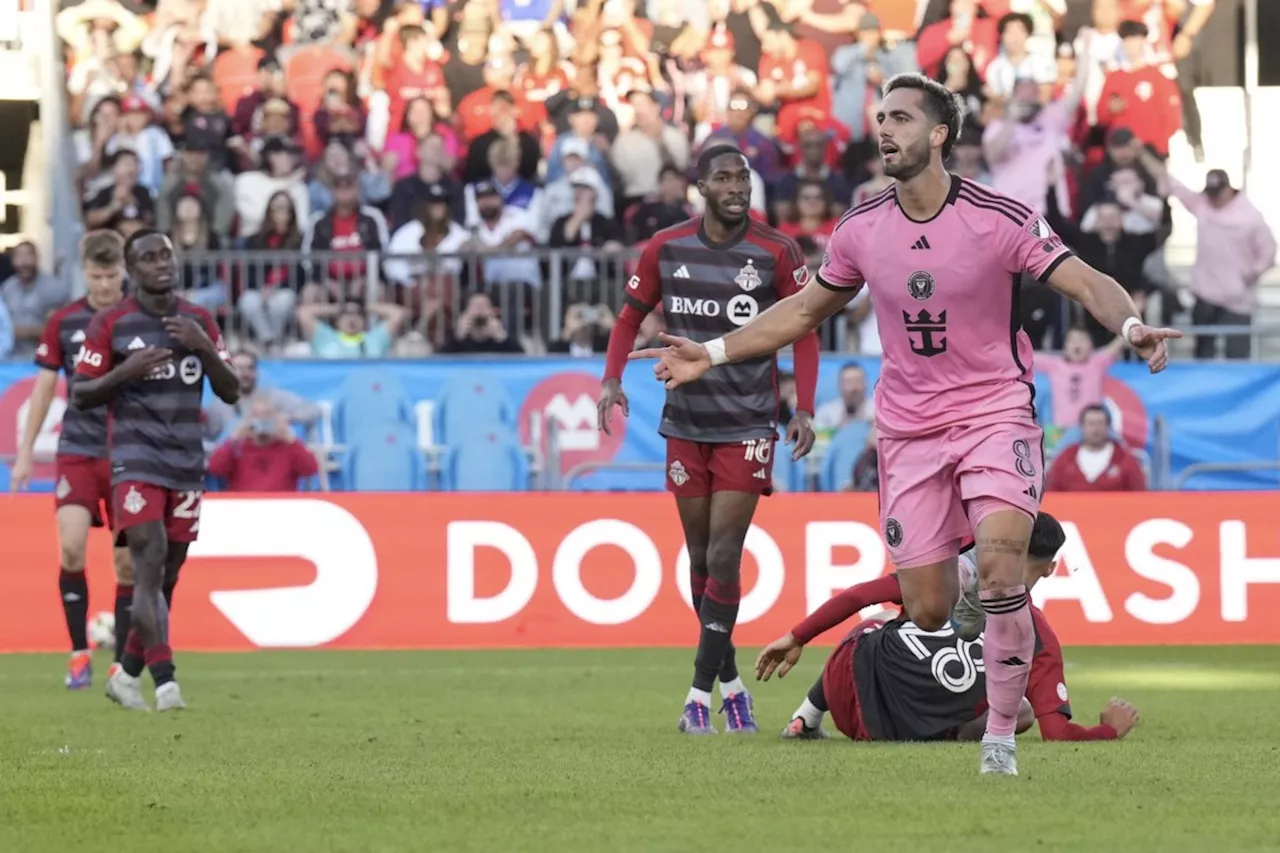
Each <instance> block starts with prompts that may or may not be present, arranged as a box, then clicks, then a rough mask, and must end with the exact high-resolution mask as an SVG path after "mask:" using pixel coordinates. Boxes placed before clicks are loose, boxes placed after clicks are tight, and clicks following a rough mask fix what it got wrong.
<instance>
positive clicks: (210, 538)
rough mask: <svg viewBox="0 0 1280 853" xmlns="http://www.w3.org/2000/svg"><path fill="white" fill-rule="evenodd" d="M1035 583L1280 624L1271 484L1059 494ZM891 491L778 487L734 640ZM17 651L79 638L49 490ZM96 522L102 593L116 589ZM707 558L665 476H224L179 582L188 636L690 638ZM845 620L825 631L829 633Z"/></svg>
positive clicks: (843, 551) (1059, 604)
mask: <svg viewBox="0 0 1280 853" xmlns="http://www.w3.org/2000/svg"><path fill="white" fill-rule="evenodd" d="M1046 509H1048V510H1049V511H1051V512H1053V513H1054V514H1055V515H1057V516H1058V518H1060V519H1061V520H1062V521H1063V523H1064V525H1065V526H1066V529H1067V534H1068V538H1067V544H1066V546H1065V547H1064V549H1063V552H1062V554H1061V562H1060V565H1059V567H1058V571H1057V573H1056V574H1055V575H1054V576H1053V577H1050V578H1047V579H1046V580H1044V581H1042V582H1041V583H1040V584H1039V585H1037V587H1036V589H1035V594H1034V598H1035V600H1036V602H1037V603H1038V604H1040V605H1041V606H1043V607H1044V608H1045V612H1046V614H1047V615H1048V617H1049V619H1050V621H1051V622H1052V623H1053V624H1054V626H1055V628H1056V629H1057V631H1058V633H1059V635H1060V637H1061V639H1062V641H1063V642H1064V643H1067V644H1075V645H1132V644H1170V645H1173V644H1220V643H1280V620H1277V619H1276V618H1275V616H1274V614H1275V613H1276V612H1278V611H1280V527H1278V526H1277V525H1276V524H1275V513H1274V498H1272V497H1271V496H1269V495H1265V494H1244V493H1242V494H1232V493H1215V494H1205V493H1185V494H1146V495H1114V496H1111V495H1088V496H1058V495H1055V496H1053V497H1052V498H1051V499H1050V501H1049V502H1048V504H1047V506H1046ZM876 518H877V514H876V500H875V497H874V496H872V495H808V494H806V495H786V496H779V497H775V498H772V499H769V500H766V501H763V502H762V504H761V509H760V511H759V513H758V514H757V518H756V522H755V525H754V526H753V528H752V529H751V531H750V533H749V535H748V537H747V543H746V549H747V557H746V559H745V560H744V566H743V571H744V578H743V591H744V595H745V597H744V599H743V602H742V610H741V615H740V617H739V621H738V631H737V634H736V636H735V639H736V640H737V641H738V642H739V643H740V644H741V645H743V646H744V647H755V646H759V645H762V644H764V643H766V642H768V641H770V640H772V639H774V638H776V637H777V636H779V635H781V634H782V633H784V632H785V631H787V630H788V629H789V628H790V627H791V626H792V625H793V624H794V623H795V622H796V621H797V620H799V619H800V618H801V617H803V616H804V615H806V614H807V613H809V612H811V611H813V610H814V609H815V608H816V607H818V606H819V605H820V604H822V602H824V601H826V600H827V599H828V598H829V597H830V596H831V595H833V594H835V593H837V592H839V591H840V590H841V589H843V588H845V587H847V586H850V585H852V584H854V583H859V582H862V581H866V580H870V579H872V578H875V577H877V576H879V575H881V574H883V573H885V572H887V571H891V570H892V567H891V566H889V565H888V563H887V560H886V556H885V551H884V548H883V545H882V542H881V538H880V532H879V530H878V529H877V522H876ZM0 530H2V531H3V541H4V542H5V544H6V550H7V553H6V557H7V559H6V560H5V561H4V564H3V568H0V651H3V652H18V651H63V650H64V649H65V644H66V637H65V628H64V627H63V618H62V612H61V609H60V607H59V603H58V600H57V594H56V591H57V583H58V580H57V578H58V573H57V565H58V563H57V561H58V546H57V539H56V532H55V526H54V518H53V506H52V497H51V496H49V495H22V496H16V497H11V498H7V499H5V500H4V502H3V508H2V509H0ZM109 548H110V541H109V538H108V536H107V534H106V533H105V532H102V531H98V532H95V533H94V534H93V539H92V542H91V553H90V568H89V576H90V588H91V591H90V596H91V606H90V610H91V612H98V611H102V610H110V606H111V601H112V597H113V589H114V581H113V577H112V574H111V568H110V565H111V563H110V553H109ZM687 602H688V557H687V554H686V553H685V552H684V550H683V538H682V535H681V532H680V526H679V522H678V520H677V517H676V513H675V508H674V506H673V505H672V502H671V500H670V498H669V497H667V496H664V495H652V494H635V495H608V496H601V495H578V494H564V493H558V494H525V495H519V494H501V495H496V494H487V495H462V494H457V495H433V494H395V495H393V494H334V495H328V496H324V497H300V496H234V497H233V496H229V495H210V496H209V497H208V499H207V501H206V502H205V505H204V510H203V518H202V521H201V528H200V540H199V542H197V543H196V544H195V545H194V546H193V548H192V551H191V558H190V559H189V561H188V563H187V566H186V568H185V569H184V570H183V575H182V580H181V583H180V584H179V587H178V592H177V595H176V599H175V617H174V624H173V643H174V645H175V647H176V648H178V649H179V650H187V651H197V650H198V651H215V650H247V649H254V648H270V647H275V648H311V647H321V646H323V647H330V648H347V649H376V648H395V649H458V648H567V647H605V648H607V647H629V646H630V647H634V646H687V645H691V644H692V643H693V642H694V641H695V640H696V637H697V631H696V623H695V621H694V616H693V614H692V611H691V609H690V606H689V604H688V603H687ZM837 638H838V634H836V632H832V633H831V636H828V637H825V638H823V639H824V640H825V641H827V642H831V641H833V640H835V639H837Z"/></svg>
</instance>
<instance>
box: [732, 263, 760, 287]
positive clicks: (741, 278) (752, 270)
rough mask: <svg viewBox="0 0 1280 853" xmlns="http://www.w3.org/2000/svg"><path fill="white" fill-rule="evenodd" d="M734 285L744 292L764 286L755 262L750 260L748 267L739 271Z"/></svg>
mask: <svg viewBox="0 0 1280 853" xmlns="http://www.w3.org/2000/svg"><path fill="white" fill-rule="evenodd" d="M733 281H734V284H736V285H738V287H741V288H742V289H743V290H746V291H752V290H755V289H756V288H757V287H759V286H760V285H761V284H763V281H761V279H760V272H759V271H758V270H757V269H756V264H755V261H752V260H748V261H747V265H746V266H745V267H743V268H742V269H741V270H739V271H738V276H737V278H735V279H734V280H733Z"/></svg>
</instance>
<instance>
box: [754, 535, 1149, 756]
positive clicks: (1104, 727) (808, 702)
mask: <svg viewBox="0 0 1280 853" xmlns="http://www.w3.org/2000/svg"><path fill="white" fill-rule="evenodd" d="M1065 539H1066V535H1065V534H1064V533H1063V530H1062V525H1061V524H1059V523H1058V521H1057V519H1055V518H1054V517H1053V516H1051V515H1049V514H1048V513H1046V512H1041V513H1039V514H1038V515H1037V516H1036V520H1035V524H1034V526H1033V528H1032V531H1031V542H1030V545H1029V547H1028V551H1027V560H1026V563H1025V568H1024V577H1025V580H1026V585H1027V589H1028V591H1029V590H1030V589H1031V588H1032V587H1033V586H1034V585H1035V583H1036V582H1037V581H1039V580H1040V579H1041V578H1044V577H1048V576H1049V575H1051V574H1053V570H1054V566H1055V559H1054V558H1055V557H1056V556H1057V553H1058V550H1059V549H1060V548H1061V547H1062V543H1063V542H1064V541H1065ZM960 562H961V584H962V590H963V592H962V596H963V597H962V600H961V604H963V602H964V599H965V598H972V599H974V600H976V599H977V571H976V568H975V567H974V565H973V557H972V551H968V552H966V553H965V554H963V555H962V556H961V561H960ZM882 603H893V604H901V603H902V587H901V586H900V585H899V583H898V578H897V575H896V574H894V575H888V576H886V577H882V578H877V579H876V580H873V581H870V582H869V583H863V584H858V585H856V586H853V587H850V588H849V589H846V590H845V591H844V592H842V593H840V594H839V595H837V596H835V597H834V598H832V599H831V600H830V601H828V602H827V603H825V604H823V605H822V606H821V607H819V608H818V609H817V610H816V611H814V612H813V614H812V615H810V616H809V617H808V618H807V619H805V620H804V621H802V622H801V623H800V624H798V625H796V627H795V628H793V629H792V630H791V632H790V633H789V634H787V635H786V636H785V637H782V638H781V639H779V640H775V641H774V642H773V643H770V644H769V645H768V646H767V647H765V649H764V650H763V651H761V652H760V656H759V658H757V660H756V678H757V679H760V680H763V681H768V680H769V677H770V676H771V675H773V674H774V672H775V671H776V672H777V674H778V677H779V678H781V677H783V676H785V675H786V674H787V672H788V671H790V669H791V668H792V667H793V666H795V664H796V662H797V661H798V660H800V654H801V652H802V651H803V649H804V646H805V645H806V644H807V643H809V642H810V641H811V640H813V639H814V638H815V637H817V636H818V635H819V634H822V633H823V632H825V631H827V630H828V629H830V628H833V627H835V626H836V625H838V624H840V623H841V622H844V621H845V620H846V619H848V618H849V617H850V616H853V615H854V614H855V613H857V612H859V611H860V610H862V609H863V608H864V607H869V606H871V605H873V604H882ZM957 609H958V610H959V611H960V612H958V613H957V616H956V618H955V619H954V620H953V624H952V625H949V626H947V627H946V628H944V629H943V630H941V631H924V630H921V629H920V628H919V627H917V626H916V625H914V624H913V623H912V622H911V621H910V620H908V619H907V618H906V616H905V615H903V616H900V617H898V618H897V619H893V620H890V621H888V622H882V621H879V620H868V621H865V622H861V623H859V624H858V625H856V626H855V627H854V628H853V630H852V631H850V632H849V634H848V636H846V637H845V638H844V640H842V641H841V643H840V645H839V646H837V647H836V650H835V651H834V652H832V654H831V657H829V658H828V659H827V664H826V667H825V668H824V670H823V673H822V676H821V677H820V678H819V679H818V680H817V682H816V683H815V684H814V685H813V687H812V688H810V690H809V695H808V696H806V697H805V700H804V702H802V703H801V705H800V707H799V708H798V709H796V712H795V715H794V716H793V718H792V720H791V722H790V723H789V724H788V725H787V727H786V728H785V729H783V732H782V736H783V737H784V738H802V739H818V738H825V737H827V734H826V732H825V731H824V730H823V728H822V718H823V716H825V714H826V713H827V712H828V711H830V712H831V719H832V720H833V721H834V722H835V725H836V728H837V729H839V730H840V731H841V732H843V733H844V734H846V735H848V736H849V737H850V738H852V739H853V740H871V741H879V740H897V741H908V740H910V741H927V740H978V739H980V738H981V737H982V733H983V730H984V728H985V724H986V701H985V696H986V684H985V674H984V672H983V670H982V668H981V667H982V656H981V645H982V636H981V631H982V626H981V624H980V623H979V624H976V625H975V624H974V623H973V622H972V619H973V616H972V615H971V614H966V613H965V612H964V608H963V607H962V606H961V605H957ZM970 610H975V611H976V613H977V614H978V616H979V617H980V616H981V614H982V610H981V608H980V607H977V608H973V607H971V608H970ZM1031 615H1032V620H1033V624H1034V626H1035V635H1036V636H1035V656H1034V657H1033V658H1032V660H1031V673H1030V677H1029V678H1028V680H1027V692H1026V697H1025V698H1024V699H1023V702H1022V707H1021V708H1020V711H1019V714H1018V726H1017V731H1018V732H1023V731H1026V730H1027V729H1029V728H1030V727H1031V723H1032V719H1033V717H1032V715H1034V720H1035V721H1036V722H1038V723H1039V724H1040V735H1041V737H1043V738H1044V739H1045V740H1115V739H1117V738H1122V737H1124V736H1125V735H1126V734H1128V733H1129V730H1130V729H1132V728H1133V726H1134V725H1135V724H1136V723H1137V722H1138V712H1137V711H1136V710H1135V709H1134V708H1133V707H1132V706H1131V705H1129V704H1128V703H1127V702H1125V701H1123V700H1120V699H1112V700H1111V701H1110V702H1109V703H1108V704H1107V706H1106V707H1105V708H1103V709H1102V714H1101V717H1100V719H1099V725H1097V726H1094V727H1093V728H1085V727H1084V726H1080V725H1077V724H1075V723H1073V722H1071V704H1070V702H1068V700H1067V697H1068V693H1067V685H1066V680H1065V676H1064V674H1063V660H1062V646H1061V644H1060V643H1059V642H1058V638H1057V636H1056V635H1055V634H1054V633H1053V629H1052V628H1051V627H1049V623H1048V621H1047V620H1046V619H1045V617H1044V613H1042V612H1041V611H1040V609H1039V608H1037V607H1034V606H1033V607H1031ZM966 620H969V621H968V622H966ZM961 623H964V627H958V626H959V625H960V624H961ZM965 630H970V631H972V632H973V633H972V636H973V637H974V638H975V640H974V641H973V642H970V641H967V640H965V639H964V638H963V637H962V636H960V633H961V632H962V631H965ZM975 646H978V647H979V648H978V649H977V651H978V654H977V655H975V654H974V651H975V649H974V647H975Z"/></svg>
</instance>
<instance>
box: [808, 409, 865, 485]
mask: <svg viewBox="0 0 1280 853" xmlns="http://www.w3.org/2000/svg"><path fill="white" fill-rule="evenodd" d="M870 429H871V426H870V424H868V423H866V422H864V421H854V422H852V423H848V424H845V425H844V426H842V427H841V428H840V429H839V431H838V432H836V434H835V435H833V436H832V437H831V441H830V443H828V444H827V449H826V452H825V453H824V455H823V457H822V471H821V473H820V474H819V476H818V483H819V485H820V487H821V489H822V491H824V492H838V491H840V490H841V489H843V488H844V487H845V486H847V485H848V484H849V481H850V480H851V479H852V477H853V463H855V462H857V461H858V456H859V455H860V454H861V453H862V451H863V449H864V448H865V447H866V446H867V433H868V432H869V431H870Z"/></svg>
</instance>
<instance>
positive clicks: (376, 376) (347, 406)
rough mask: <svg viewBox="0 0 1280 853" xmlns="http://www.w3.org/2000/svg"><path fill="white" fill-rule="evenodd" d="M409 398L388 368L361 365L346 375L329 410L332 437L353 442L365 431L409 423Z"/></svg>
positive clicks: (410, 412)
mask: <svg viewBox="0 0 1280 853" xmlns="http://www.w3.org/2000/svg"><path fill="white" fill-rule="evenodd" d="M413 418H414V415H413V401H412V400H410V399H409V394H408V392H406V391H405V390H404V386H403V385H401V384H400V380H398V379H396V378H395V377H394V376H393V375H391V373H390V371H387V370H377V369H373V368H361V369H357V370H353V371H351V372H349V373H348V374H347V378H346V380H345V381H344V382H343V383H342V388H341V389H340V390H339V391H338V399H337V403H336V405H335V406H334V410H333V430H334V437H335V439H336V440H337V441H338V442H339V443H340V444H354V443H355V442H356V441H357V440H358V439H359V438H360V437H361V436H362V435H363V434H364V432H365V431H366V430H368V431H372V432H373V433H375V434H377V433H382V432H385V431H386V430H387V429H388V428H392V427H396V426H399V425H401V424H404V425H407V424H411V423H413Z"/></svg>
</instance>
